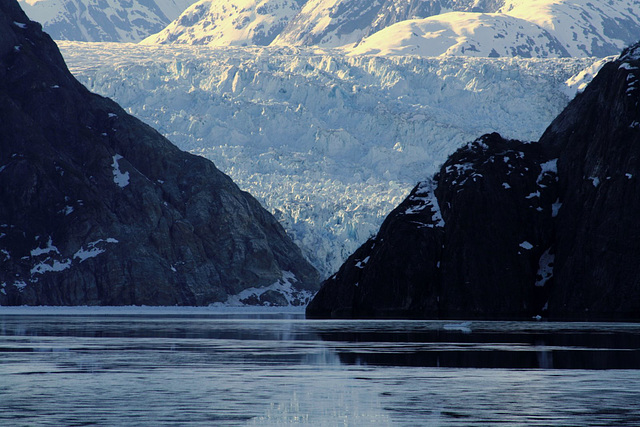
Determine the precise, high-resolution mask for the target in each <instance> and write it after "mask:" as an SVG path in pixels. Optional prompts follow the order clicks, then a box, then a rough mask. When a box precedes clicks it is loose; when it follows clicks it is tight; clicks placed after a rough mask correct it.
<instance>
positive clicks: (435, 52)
mask: <svg viewBox="0 0 640 427" xmlns="http://www.w3.org/2000/svg"><path fill="white" fill-rule="evenodd" d="M349 52H350V54H352V55H353V54H355V55H372V54H373V55H421V56H440V55H466V56H483V57H500V56H507V57H510V56H522V57H525V58H532V57H535V58H550V57H566V56H569V53H568V52H567V50H566V49H565V48H564V46H563V45H562V44H561V43H560V42H559V41H558V40H557V39H556V38H555V37H554V36H553V35H552V34H551V33H550V32H549V31H547V30H545V29H543V28H541V27H539V26H538V25H536V24H533V23H531V22H528V21H526V20H524V19H520V18H515V17H512V16H508V15H503V14H497V13H491V14H485V13H465V12H450V13H446V14H443V15H437V16H432V17H429V18H425V19H415V20H407V21H402V22H399V23H397V24H394V25H392V26H390V27H387V28H385V29H383V30H381V31H378V32H377V33H375V34H373V35H372V36H370V37H367V38H365V39H364V40H363V41H361V42H360V43H359V44H358V45H357V46H356V47H355V48H353V49H350V50H349Z"/></svg>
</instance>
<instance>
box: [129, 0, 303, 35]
mask: <svg viewBox="0 0 640 427" xmlns="http://www.w3.org/2000/svg"><path fill="white" fill-rule="evenodd" d="M299 3H300V2H299V1H297V0H261V1H259V0H228V1H225V2H220V1H217V0H200V1H198V2H196V3H194V4H193V5H191V6H190V7H189V8H187V9H186V10H185V11H184V12H183V13H182V14H181V15H180V17H178V18H177V19H176V20H175V21H173V22H172V23H171V24H169V25H168V26H167V27H166V28H165V29H163V30H162V31H160V32H159V33H157V34H154V35H152V36H149V37H147V38H146V39H144V40H143V41H142V42H141V43H143V44H165V43H181V44H194V45H208V46H243V45H268V44H270V43H271V42H272V41H273V39H274V38H275V37H276V36H277V35H278V34H279V33H280V31H282V29H283V28H284V27H285V26H286V25H287V23H288V22H289V21H290V20H291V18H293V17H294V16H295V15H297V13H298V12H299V11H300V4H299Z"/></svg>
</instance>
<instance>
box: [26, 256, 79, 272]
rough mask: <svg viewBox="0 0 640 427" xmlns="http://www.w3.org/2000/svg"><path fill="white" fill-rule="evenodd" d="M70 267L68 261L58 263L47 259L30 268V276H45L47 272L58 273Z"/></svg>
mask: <svg viewBox="0 0 640 427" xmlns="http://www.w3.org/2000/svg"><path fill="white" fill-rule="evenodd" d="M70 267H71V260H70V259H66V260H62V261H59V260H57V259H54V260H51V259H50V258H47V259H46V260H45V261H42V262H40V263H38V264H36V265H34V266H33V267H32V268H31V275H35V274H45V273H49V272H60V271H64V270H66V269H68V268H70Z"/></svg>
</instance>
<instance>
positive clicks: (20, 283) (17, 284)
mask: <svg viewBox="0 0 640 427" xmlns="http://www.w3.org/2000/svg"><path fill="white" fill-rule="evenodd" d="M3 285H4V284H3ZM13 286H15V287H16V288H17V289H18V291H19V292H22V291H24V288H26V287H27V283H26V282H25V281H24V280H16V281H15V282H13ZM3 288H4V286H3Z"/></svg>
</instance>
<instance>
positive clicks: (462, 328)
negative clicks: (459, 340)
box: [443, 322, 472, 334]
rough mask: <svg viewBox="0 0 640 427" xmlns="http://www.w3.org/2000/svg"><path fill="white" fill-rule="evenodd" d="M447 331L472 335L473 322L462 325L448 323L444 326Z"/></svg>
mask: <svg viewBox="0 0 640 427" xmlns="http://www.w3.org/2000/svg"><path fill="white" fill-rule="evenodd" d="M443 329H444V330H445V331H458V332H462V333H463V334H470V333H471V332H472V331H471V322H462V323H447V324H446V325H444V326H443Z"/></svg>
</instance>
